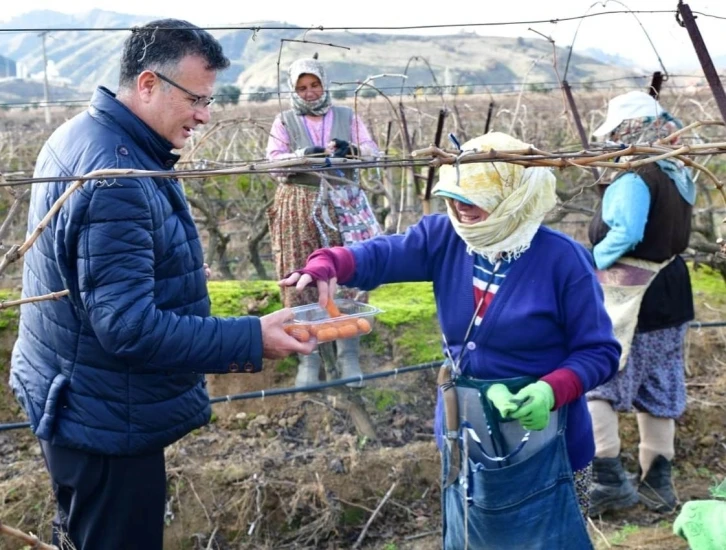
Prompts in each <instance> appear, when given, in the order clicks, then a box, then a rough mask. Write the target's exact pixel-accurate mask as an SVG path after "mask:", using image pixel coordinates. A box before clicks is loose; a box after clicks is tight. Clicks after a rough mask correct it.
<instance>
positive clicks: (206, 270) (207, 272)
mask: <svg viewBox="0 0 726 550" xmlns="http://www.w3.org/2000/svg"><path fill="white" fill-rule="evenodd" d="M202 269H204V276H205V277H206V278H207V280H209V278H210V277H211V276H212V270H211V269H209V264H204V265H202Z"/></svg>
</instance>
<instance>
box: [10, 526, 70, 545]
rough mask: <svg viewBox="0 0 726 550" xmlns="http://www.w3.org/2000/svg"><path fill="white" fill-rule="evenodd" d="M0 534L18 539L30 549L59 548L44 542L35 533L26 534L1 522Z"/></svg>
mask: <svg viewBox="0 0 726 550" xmlns="http://www.w3.org/2000/svg"><path fill="white" fill-rule="evenodd" d="M0 534H3V535H7V536H9V537H13V538H16V539H19V540H21V541H23V542H24V543H25V544H26V545H28V546H29V547H30V548H31V549H38V550H59V549H58V547H57V546H55V545H52V544H45V543H44V542H42V541H41V540H40V539H39V538H38V537H36V536H35V535H32V534H31V535H28V534H26V533H23V532H22V531H20V530H18V529H15V528H13V527H10V526H9V525H4V524H3V523H2V522H0Z"/></svg>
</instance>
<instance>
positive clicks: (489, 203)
mask: <svg viewBox="0 0 726 550" xmlns="http://www.w3.org/2000/svg"><path fill="white" fill-rule="evenodd" d="M527 147H528V145H527V144H525V143H522V142H520V141H518V140H516V139H514V138H512V137H510V136H508V135H505V134H500V133H490V134H486V135H484V136H480V137H478V138H475V139H473V140H471V141H469V142H467V143H465V144H464V145H463V147H462V149H463V153H462V158H463V157H465V155H466V154H468V152H486V151H490V150H492V149H495V150H497V151H506V150H521V149H525V148H527ZM433 192H434V195H436V196H439V197H441V198H443V199H444V200H445V201H446V207H447V215H443V214H435V215H431V216H425V217H424V218H423V219H422V220H421V221H420V222H419V223H417V224H416V225H414V226H412V227H410V228H409V229H408V231H407V232H406V233H405V234H404V235H390V236H381V237H376V238H374V239H371V240H369V241H366V242H363V243H359V244H356V245H353V246H350V247H335V248H332V249H324V250H318V251H316V252H315V253H314V254H312V255H311V256H310V257H309V258H308V260H307V264H306V265H305V267H304V268H302V269H300V270H298V271H296V272H294V273H293V274H292V275H290V276H289V277H287V278H286V279H284V280H282V281H281V282H280V284H282V285H283V286H296V287H297V288H298V289H302V288H304V287H306V286H307V285H308V284H310V283H311V282H313V281H315V282H316V283H317V286H318V291H319V294H320V298H319V301H320V304H321V305H323V306H324V305H325V304H326V303H327V301H328V300H329V299H330V296H331V290H333V289H334V287H335V284H336V283H342V284H344V285H353V286H356V287H359V288H363V289H372V288H375V287H377V286H379V285H381V284H385V283H392V282H402V281H433V284H434V294H435V296H436V304H437V314H438V318H439V323H440V326H441V329H442V335H443V352H444V356H445V357H446V361H445V362H444V365H443V366H442V370H441V372H440V373H439V374H440V376H439V391H440V393H439V399H438V405H437V410H436V436H437V437H436V439H437V443H438V445H439V448H440V449H441V453H442V463H443V476H442V480H443V486H444V488H443V498H442V508H443V509H442V515H443V523H444V529H443V532H444V548H447V549H457V550H460V549H462V548H471V549H475V548H482V549H483V548H487V549H511V548H527V549H528V550H537V549H545V548H546V549H564V548H577V549H578V550H582V549H586V548H591V543H590V540H589V538H588V535H587V531H586V527H585V522H584V514H585V513H586V512H587V500H588V491H589V475H590V462H591V461H592V457H593V453H594V441H593V435H592V427H591V422H590V416H589V414H588V411H587V406H586V403H585V398H584V393H585V392H586V391H588V390H589V389H591V388H593V387H595V386H596V385H598V384H601V383H602V382H604V381H606V380H608V379H609V378H611V377H612V376H613V375H614V374H615V372H616V371H617V365H618V359H619V353H620V347H619V345H618V343H617V341H616V340H615V338H614V337H613V333H612V325H611V323H610V320H609V318H608V315H607V313H606V312H605V309H604V306H603V297H602V292H601V289H600V286H599V284H598V282H597V279H596V278H595V275H594V272H593V269H592V266H591V261H590V259H589V255H588V253H587V252H586V251H585V249H584V248H583V247H582V246H580V245H579V244H577V243H576V242H574V241H573V240H571V239H570V238H569V237H567V236H565V235H563V234H561V233H557V232H556V231H553V230H551V229H548V228H546V227H544V226H542V220H543V219H544V216H545V214H546V213H547V211H549V210H550V209H551V208H552V207H553V206H554V205H555V199H556V197H555V177H554V175H553V174H552V172H551V171H550V170H549V169H547V168H525V167H522V166H519V165H515V164H508V163H503V162H480V163H460V164H459V166H444V167H442V168H441V170H440V179H439V182H438V183H437V185H436V186H435V188H434V191H433ZM482 396H485V397H482ZM550 417H552V418H550Z"/></svg>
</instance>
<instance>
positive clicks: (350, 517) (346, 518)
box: [341, 505, 365, 525]
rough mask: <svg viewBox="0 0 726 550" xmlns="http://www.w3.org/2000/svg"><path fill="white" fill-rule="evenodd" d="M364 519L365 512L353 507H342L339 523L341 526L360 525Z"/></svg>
mask: <svg viewBox="0 0 726 550" xmlns="http://www.w3.org/2000/svg"><path fill="white" fill-rule="evenodd" d="M364 519H365V511H364V510H361V509H360V508H357V507H355V506H347V505H343V514H342V517H341V523H342V524H343V525H360V524H361V523H363V520H364Z"/></svg>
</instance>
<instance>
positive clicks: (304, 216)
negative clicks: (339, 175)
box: [267, 183, 380, 307]
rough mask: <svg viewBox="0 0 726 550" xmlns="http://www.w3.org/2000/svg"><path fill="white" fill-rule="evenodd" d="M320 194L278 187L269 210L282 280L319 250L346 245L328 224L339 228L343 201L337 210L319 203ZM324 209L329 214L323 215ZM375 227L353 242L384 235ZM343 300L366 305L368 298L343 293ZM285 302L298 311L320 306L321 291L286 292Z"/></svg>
mask: <svg viewBox="0 0 726 550" xmlns="http://www.w3.org/2000/svg"><path fill="white" fill-rule="evenodd" d="M336 187H339V186H336ZM361 193H362V191H361ZM319 194H320V188H319V187H313V186H306V185H294V184H285V183H281V184H280V185H278V187H277V191H276V192H275V200H274V203H273V205H272V207H270V208H269V209H268V210H267V221H268V223H269V225H270V241H271V243H272V254H273V256H274V259H275V271H276V273H277V277H278V279H282V278H283V277H284V276H285V275H287V274H289V273H290V272H292V271H295V270H297V269H300V268H302V267H304V266H305V261H306V260H307V258H308V256H310V254H312V253H313V252H314V251H315V250H317V249H318V248H324V247H325V246H341V245H342V244H343V239H342V237H341V234H340V231H339V230H338V229H333V228H332V227H330V226H328V225H327V224H326V223H325V220H326V219H327V220H328V221H330V222H331V223H332V224H333V225H335V226H336V227H338V220H339V212H340V201H339V200H337V201H336V205H335V206H334V204H333V201H331V200H327V199H326V200H324V201H318V195H319ZM340 196H341V195H340V193H338V194H336V197H340ZM321 204H322V205H324V206H321ZM366 204H367V203H366ZM336 206H337V207H338V209H337V211H336ZM323 207H324V208H325V209H326V212H323V211H322V208H323ZM372 223H373V226H372V231H371V232H366V231H363V232H361V231H360V230H358V232H357V233H355V234H353V240H354V241H355V240H364V239H365V238H367V237H368V236H370V235H371V234H378V233H380V229H378V226H377V222H376V221H375V219H373V221H372ZM321 231H322V234H323V235H324V236H325V239H323V235H321ZM325 240H327V243H326V242H325ZM348 241H350V238H346V244H347V242H348ZM339 296H340V297H342V298H350V299H357V300H359V301H363V302H365V301H366V298H367V297H366V296H365V294H363V293H361V292H360V291H359V290H358V289H342V290H340V291H339ZM282 298H283V304H284V305H285V307H296V306H300V305H305V304H310V303H315V302H317V301H318V291H317V288H316V287H315V286H309V287H307V288H305V289H304V290H303V291H302V292H299V291H297V290H296V289H295V288H294V287H290V288H284V289H283V290H282Z"/></svg>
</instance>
